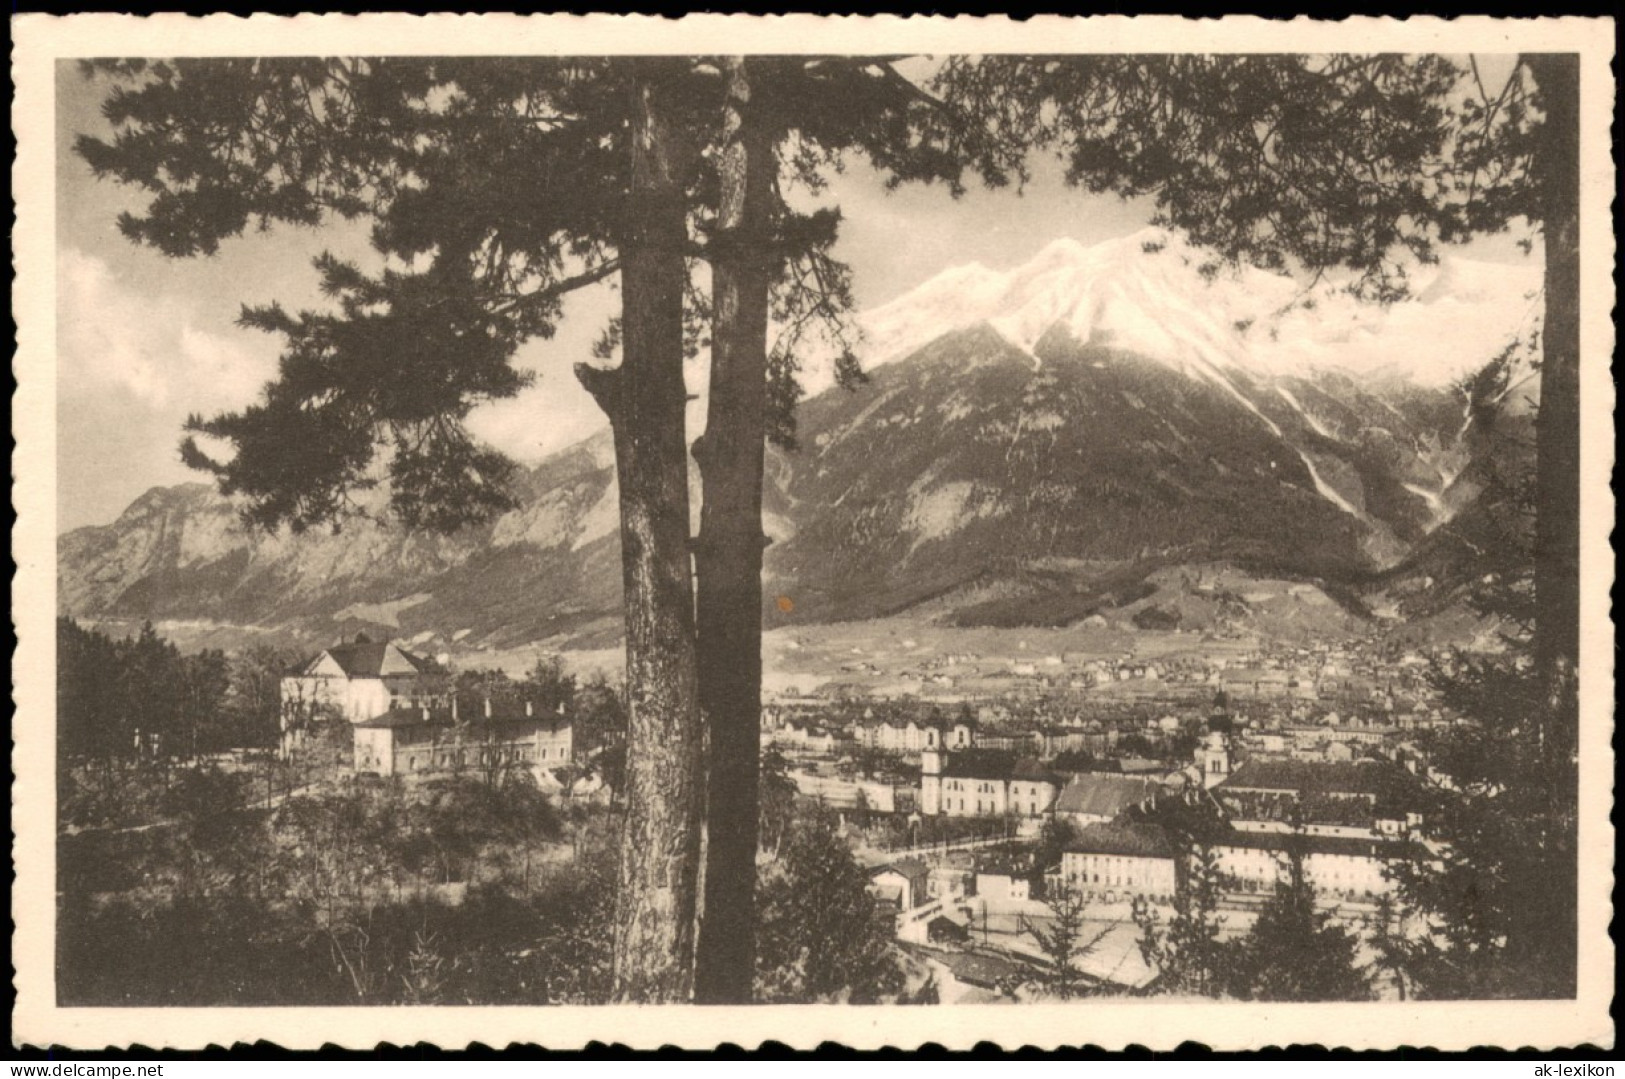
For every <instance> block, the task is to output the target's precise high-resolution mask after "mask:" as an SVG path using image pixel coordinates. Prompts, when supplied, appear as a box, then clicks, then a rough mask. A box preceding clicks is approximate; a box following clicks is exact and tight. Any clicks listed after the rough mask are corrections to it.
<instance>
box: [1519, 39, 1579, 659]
mask: <svg viewBox="0 0 1625 1079" xmlns="http://www.w3.org/2000/svg"><path fill="white" fill-rule="evenodd" d="M1525 60H1526V62H1527V63H1528V65H1529V68H1530V70H1531V72H1532V73H1533V74H1534V76H1535V81H1536V83H1537V85H1538V86H1539V88H1540V96H1541V101H1542V103H1543V104H1544V107H1545V112H1546V119H1545V123H1544V125H1543V127H1542V138H1541V145H1540V148H1539V150H1538V154H1539V158H1538V161H1537V162H1536V170H1537V178H1538V184H1539V192H1540V200H1541V208H1540V213H1541V233H1542V237H1543V239H1544V242H1545V247H1546V280H1545V291H1546V318H1545V325H1544V328H1543V329H1542V332H1541V371H1540V413H1539V416H1538V418H1537V427H1536V439H1535V453H1536V460H1537V467H1538V468H1539V483H1538V494H1537V496H1536V524H1535V598H1536V600H1537V602H1538V604H1539V606H1538V614H1537V618H1536V626H1535V659H1536V663H1537V664H1538V665H1539V669H1540V670H1541V672H1542V674H1543V675H1544V676H1546V677H1547V678H1549V679H1553V680H1554V688H1556V686H1557V685H1558V684H1560V683H1562V682H1565V681H1569V680H1572V677H1573V671H1574V668H1575V666H1576V665H1577V663H1578V661H1579V653H1580V61H1579V57H1578V56H1575V55H1570V54H1564V55H1556V54H1554V55H1536V56H1529V57H1526V58H1525Z"/></svg>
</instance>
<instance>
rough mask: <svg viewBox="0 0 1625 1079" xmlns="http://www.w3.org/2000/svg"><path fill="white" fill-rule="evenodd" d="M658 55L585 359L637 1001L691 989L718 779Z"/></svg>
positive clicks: (677, 239) (625, 930)
mask: <svg viewBox="0 0 1625 1079" xmlns="http://www.w3.org/2000/svg"><path fill="white" fill-rule="evenodd" d="M654 63H657V62H651V65H650V67H648V68H645V69H642V70H641V71H640V72H639V77H638V78H636V79H634V80H633V86H632V93H633V95H634V103H633V123H632V132H631V143H632V145H631V157H632V160H631V191H630V198H629V203H628V204H629V208H630V211H631V212H630V220H629V221H628V222H627V227H626V233H625V235H624V237H623V239H622V242H621V244H620V254H621V298H622V308H621V330H622V360H621V366H620V367H619V368H617V369H615V370H613V371H602V370H596V369H592V368H588V367H585V366H578V367H577V369H576V375H577V377H578V378H580V379H581V382H582V384H583V385H584V386H585V387H586V388H587V389H588V391H589V392H591V393H592V395H593V396H594V397H595V398H596V399H597V400H598V402H599V404H600V405H602V406H603V408H604V410H605V412H606V413H608V415H609V418H610V424H611V427H612V428H613V431H614V438H615V472H616V479H617V481H618V483H619V485H620V511H621V568H622V580H623V584H624V587H625V604H626V691H627V709H628V713H629V722H628V734H627V753H626V778H625V788H626V799H625V806H626V811H625V823H624V830H623V834H622V837H621V861H620V870H619V879H618V884H619V887H618V890H617V894H616V908H615V949H614V960H613V990H612V991H613V994H614V997H615V999H616V1000H618V1001H624V1002H683V1001H687V1000H688V999H689V998H690V995H691V992H692V988H693V958H694V935H695V918H696V912H697V911H696V908H697V899H698V894H697V893H698V877H699V868H700V864H699V863H700V825H701V811H702V797H703V791H704V787H703V767H704V757H703V753H704V748H703V746H704V743H703V732H702V730H701V727H700V722H699V705H698V697H697V680H696V671H695V657H694V614H693V587H692V578H691V572H690V567H689V551H688V527H689V521H688V455H687V440H686V438H685V436H684V428H683V421H684V408H685V403H686V398H687V392H686V389H685V387H684V384H683V326H682V319H683V286H684V283H685V279H686V272H687V271H686V268H685V265H684V261H683V248H684V244H685V242H686V228H685V202H684V192H683V182H682V170H681V168H680V167H679V159H680V153H679V150H678V148H677V147H676V145H675V140H674V135H673V131H672V129H671V127H670V126H669V124H668V122H667V121H666V120H665V118H664V117H663V116H662V114H661V109H660V101H659V95H660V93H661V90H660V88H659V87H658V85H657V84H656V83H655V81H654V79H655V77H656V76H657V74H658V72H657V70H656V69H655V68H654V66H653V64H654Z"/></svg>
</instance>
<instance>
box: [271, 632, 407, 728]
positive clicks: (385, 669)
mask: <svg viewBox="0 0 1625 1079" xmlns="http://www.w3.org/2000/svg"><path fill="white" fill-rule="evenodd" d="M437 672H438V668H437V667H436V665H435V664H434V663H433V662H432V661H430V660H427V659H425V658H423V657H422V656H416V655H413V654H412V653H411V652H408V651H407V650H406V649H404V648H402V647H400V646H399V645H397V644H394V643H391V642H389V641H374V640H371V639H370V638H368V637H367V635H366V634H364V633H363V634H357V635H356V638H355V640H353V641H350V642H348V643H344V644H337V645H334V646H333V647H332V648H328V649H325V650H323V651H321V652H319V653H317V654H316V655H314V656H312V657H311V658H310V659H307V660H305V661H304V662H303V663H301V664H299V665H298V666H296V667H294V668H293V669H292V670H290V671H288V672H287V674H285V675H284V676H283V678H282V684H281V686H280V695H281V704H282V709H281V713H282V716H281V718H282V731H283V734H284V742H285V743H286V741H287V736H288V735H290V734H293V733H296V732H298V731H300V730H303V729H304V728H305V727H306V726H307V725H308V723H309V721H310V720H311V719H312V718H314V717H315V716H317V715H318V714H320V713H321V712H323V711H330V712H333V713H336V714H337V715H340V716H342V717H343V718H345V719H347V720H349V721H350V722H351V723H359V722H361V721H362V720H366V719H372V718H374V717H375V716H381V715H383V714H384V713H385V712H388V711H389V710H390V709H391V708H394V707H396V706H397V705H405V704H416V703H419V702H420V700H421V699H422V698H423V696H424V694H425V693H426V692H427V689H428V686H427V684H426V680H427V679H428V678H429V676H431V675H434V674H435V673H437Z"/></svg>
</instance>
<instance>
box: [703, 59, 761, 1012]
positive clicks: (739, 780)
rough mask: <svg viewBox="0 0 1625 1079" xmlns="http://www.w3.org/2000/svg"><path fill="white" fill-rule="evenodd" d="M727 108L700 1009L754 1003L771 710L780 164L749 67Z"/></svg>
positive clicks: (718, 280)
mask: <svg viewBox="0 0 1625 1079" xmlns="http://www.w3.org/2000/svg"><path fill="white" fill-rule="evenodd" d="M724 72H725V76H726V78H727V91H726V92H727V104H726V115H725V118H724V141H723V148H722V151H721V154H720V155H719V158H718V161H717V170H718V173H719V178H720V190H719V194H718V208H717V226H716V230H715V232H714V233H713V235H712V237H711V275H712V305H713V308H714V311H713V320H714V321H713V326H712V334H711V339H712V345H711V390H710V401H709V403H708V406H707V407H708V409H709V411H708V414H707V420H706V429H705V434H704V435H703V436H702V437H701V438H700V439H699V440H698V441H697V442H696V443H695V446H694V457H695V459H696V460H697V461H698V462H699V465H700V478H701V483H702V485H703V486H702V490H703V492H704V502H703V506H702V508H701V517H700V537H699V544H698V546H697V548H696V552H695V568H696V571H697V575H698V582H699V584H698V589H699V594H698V628H699V671H700V708H701V711H702V713H703V714H704V716H705V721H706V724H707V730H708V732H709V735H710V751H709V752H710V755H709V779H708V784H709V787H708V796H707V797H708V800H707V809H706V866H705V903H704V917H703V919H702V921H701V925H700V945H699V957H698V963H697V968H696V972H695V995H696V999H697V1000H699V1001H700V1002H702V1003H712V1004H726V1003H747V1002H749V1001H750V1000H751V998H752V982H753V979H754V971H755V958H756V946H755V929H756V904H755V886H756V847H757V818H758V802H759V796H758V785H759V781H760V774H759V773H760V756H761V710H762V548H763V546H764V543H765V539H764V537H763V534H762V467H763V462H762V455H763V440H764V438H765V436H766V415H765V410H766V396H767V390H766V387H767V309H768V289H769V285H770V275H771V273H772V271H773V259H772V253H771V251H770V250H769V246H768V245H769V232H770V220H769V218H770V213H771V200H772V197H773V187H772V183H773V178H774V175H773V173H774V165H775V161H774V157H773V144H772V139H771V135H770V133H769V132H768V131H766V130H765V129H764V125H763V122H762V119H761V116H760V107H759V104H760V103H759V101H758V103H757V106H755V107H753V105H752V102H751V86H750V75H749V72H748V70H747V68H746V61H745V60H744V59H743V58H739V57H735V58H732V59H730V60H728V61H725V63H724Z"/></svg>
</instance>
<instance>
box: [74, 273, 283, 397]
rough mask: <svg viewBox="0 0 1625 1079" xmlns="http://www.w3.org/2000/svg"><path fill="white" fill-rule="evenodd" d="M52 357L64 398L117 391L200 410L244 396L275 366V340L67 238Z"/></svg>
mask: <svg viewBox="0 0 1625 1079" xmlns="http://www.w3.org/2000/svg"><path fill="white" fill-rule="evenodd" d="M239 339H240V340H239ZM57 364H58V368H57V379H58V387H59V394H60V395H61V396H62V397H63V398H78V399H84V398H90V399H100V398H105V397H107V396H108V395H118V396H123V397H124V398H125V399H126V400H128V401H129V402H130V403H131V404H132V405H134V406H135V407H137V408H141V409H146V410H149V411H151V412H154V413H160V414H167V413H180V414H185V413H188V412H194V411H195V412H203V413H209V412H216V411H219V410H221V409H224V408H233V407H238V406H241V405H243V404H246V403H247V402H249V401H251V400H252V399H253V398H254V396H255V394H256V393H257V392H258V390H259V387H260V386H261V385H262V384H263V383H264V382H265V381H266V380H267V379H269V378H270V377H271V376H272V375H273V374H274V373H275V369H276V346H275V342H274V341H272V340H271V339H269V338H265V339H263V340H254V339H252V338H251V337H250V336H249V334H247V333H246V332H244V331H241V330H238V329H236V328H235V327H233V326H231V325H230V324H229V323H225V324H222V325H219V326H211V325H208V324H207V321H206V320H205V319H204V317H203V316H202V315H201V314H200V313H199V310H198V309H197V307H196V305H194V304H191V303H188V302H187V301H186V300H185V299H183V298H179V297H176V296H174V295H165V294H163V293H154V294H151V295H149V294H146V293H145V292H144V290H143V289H142V288H141V287H140V285H139V284H130V283H127V282H126V281H124V280H122V279H121V278H120V277H119V276H118V275H117V274H115V273H114V272H113V270H112V269H111V267H110V266H109V264H108V263H107V262H106V261H104V260H103V259H100V258H97V257H96V256H94V255H89V254H86V253H85V252H83V251H80V250H78V249H77V248H72V247H70V248H65V249H64V250H63V251H62V252H61V254H60V255H59V256H58V260H57Z"/></svg>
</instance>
